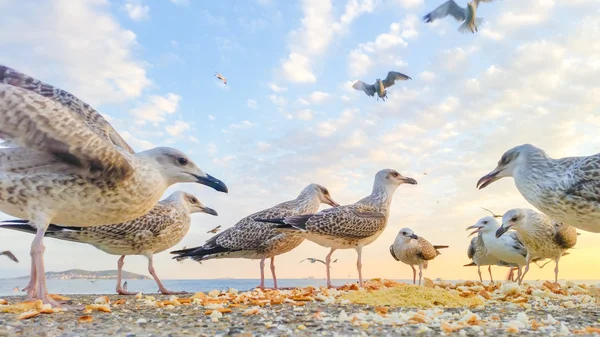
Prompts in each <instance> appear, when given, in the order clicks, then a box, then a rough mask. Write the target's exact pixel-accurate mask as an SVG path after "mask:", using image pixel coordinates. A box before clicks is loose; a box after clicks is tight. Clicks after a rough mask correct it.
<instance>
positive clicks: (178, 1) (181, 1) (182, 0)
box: [170, 0, 190, 6]
mask: <svg viewBox="0 0 600 337" xmlns="http://www.w3.org/2000/svg"><path fill="white" fill-rule="evenodd" d="M170 1H171V3H172V4H175V5H179V6H187V5H188V4H189V3H190V0H170Z"/></svg>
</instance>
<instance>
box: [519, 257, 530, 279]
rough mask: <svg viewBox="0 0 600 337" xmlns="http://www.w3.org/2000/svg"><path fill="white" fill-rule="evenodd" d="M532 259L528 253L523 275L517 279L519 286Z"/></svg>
mask: <svg viewBox="0 0 600 337" xmlns="http://www.w3.org/2000/svg"><path fill="white" fill-rule="evenodd" d="M531 260H532V257H531V255H529V253H527V257H526V258H525V262H526V264H525V270H524V271H523V274H522V275H521V278H520V279H519V285H521V283H523V280H524V279H525V274H527V272H528V271H529V263H530V262H531Z"/></svg>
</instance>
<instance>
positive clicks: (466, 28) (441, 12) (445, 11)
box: [423, 0, 494, 33]
mask: <svg viewBox="0 0 600 337" xmlns="http://www.w3.org/2000/svg"><path fill="white" fill-rule="evenodd" d="M492 1H494V0H473V1H470V2H468V3H467V7H466V8H463V7H460V6H459V5H457V4H456V2H454V0H448V1H446V2H444V3H443V4H442V5H440V6H439V7H438V8H436V9H435V10H433V12H431V13H429V14H427V15H425V16H424V17H423V21H425V22H433V21H435V20H437V19H441V18H445V17H446V16H448V15H451V16H453V17H454V18H455V19H456V20H457V21H459V22H463V21H464V22H463V24H462V25H460V27H458V31H459V32H461V33H467V32H471V33H475V32H476V31H478V30H479V26H480V25H481V23H482V22H483V19H482V18H478V17H476V13H477V7H479V3H480V2H492Z"/></svg>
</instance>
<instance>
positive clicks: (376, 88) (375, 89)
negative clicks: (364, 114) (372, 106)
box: [352, 71, 411, 101]
mask: <svg viewBox="0 0 600 337" xmlns="http://www.w3.org/2000/svg"><path fill="white" fill-rule="evenodd" d="M410 79H411V78H410V77H409V76H407V75H404V74H402V73H399V72H397V71H390V72H389V73H388V74H387V77H386V78H385V80H383V81H382V80H380V79H377V80H376V81H375V83H374V84H366V83H365V82H363V81H356V82H354V84H353V85H352V88H354V89H356V90H360V91H364V93H365V94H367V95H368V96H371V97H373V96H375V94H377V96H378V98H377V100H379V98H381V99H382V100H383V101H385V99H386V98H387V90H385V88H388V87H391V86H392V85H394V83H396V80H403V81H406V80H410Z"/></svg>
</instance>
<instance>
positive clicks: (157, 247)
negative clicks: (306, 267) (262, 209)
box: [0, 191, 217, 295]
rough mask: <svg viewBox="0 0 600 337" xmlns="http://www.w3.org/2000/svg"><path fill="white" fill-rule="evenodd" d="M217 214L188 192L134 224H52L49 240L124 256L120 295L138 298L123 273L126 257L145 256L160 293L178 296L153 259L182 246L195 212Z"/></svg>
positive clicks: (21, 226) (26, 228) (21, 225)
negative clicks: (167, 285)
mask: <svg viewBox="0 0 600 337" xmlns="http://www.w3.org/2000/svg"><path fill="white" fill-rule="evenodd" d="M198 212H201V213H207V214H211V215H217V212H216V211H215V210H214V209H212V208H208V207H206V206H204V205H203V204H202V203H201V202H200V201H198V199H197V198H196V197H195V196H193V195H191V194H189V193H186V192H181V191H177V192H174V193H172V194H171V195H170V196H169V197H168V198H166V199H163V200H161V201H160V202H159V203H158V204H156V206H154V207H153V208H152V209H151V210H150V212H148V213H146V214H145V215H143V216H141V217H139V218H136V219H134V220H131V221H127V222H124V223H120V224H114V225H102V226H94V227H63V226H57V225H54V224H51V225H50V226H49V227H48V230H47V231H46V237H51V238H55V239H59V240H65V241H72V242H80V243H87V244H90V245H92V246H94V247H96V248H98V249H100V250H101V251H103V252H105V253H108V254H111V255H121V258H119V261H118V263H117V267H118V273H117V289H116V291H117V293H118V294H119V295H135V294H136V293H134V292H127V291H126V290H125V289H123V288H122V287H121V279H122V270H123V265H124V264H125V256H126V255H143V256H145V257H146V258H147V259H148V272H149V273H150V275H152V277H153V278H154V281H156V284H157V285H158V288H159V291H160V292H161V293H163V294H165V295H168V294H177V292H172V291H169V290H167V289H166V288H165V287H164V286H163V284H162V282H161V281H160V279H159V278H158V275H156V272H155V270H154V265H153V256H154V254H158V253H160V252H163V251H165V250H167V249H169V248H171V247H173V246H175V245H176V244H178V243H179V242H180V241H181V240H182V239H183V238H184V237H185V235H186V234H187V232H188V231H189V229H190V223H191V218H190V214H191V213H198ZM0 227H1V228H7V229H13V230H18V231H23V232H28V233H32V234H35V232H36V229H35V227H32V226H30V225H29V223H28V221H27V220H7V221H4V222H2V223H0Z"/></svg>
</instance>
